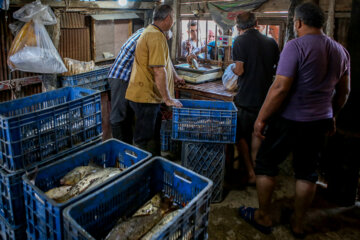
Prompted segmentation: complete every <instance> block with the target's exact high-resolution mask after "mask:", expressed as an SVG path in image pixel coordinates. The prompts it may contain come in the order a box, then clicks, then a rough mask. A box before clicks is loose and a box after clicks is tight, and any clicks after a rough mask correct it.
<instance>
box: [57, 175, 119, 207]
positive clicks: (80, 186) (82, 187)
mask: <svg viewBox="0 0 360 240" xmlns="http://www.w3.org/2000/svg"><path fill="white" fill-rule="evenodd" d="M120 172H121V170H120V169H118V168H104V169H101V170H97V171H96V172H95V173H92V174H89V175H87V176H85V177H84V178H82V179H81V180H80V181H79V182H78V183H77V184H76V185H75V186H72V187H71V189H70V190H69V192H68V193H67V194H66V195H64V196H63V197H62V198H59V199H58V202H65V201H67V200H69V199H70V198H73V197H75V196H77V195H79V194H81V193H83V192H84V191H86V190H88V189H89V188H91V187H95V186H96V185H99V184H101V183H103V182H105V181H106V180H107V179H109V178H111V177H113V176H115V175H116V174H119V173H120Z"/></svg>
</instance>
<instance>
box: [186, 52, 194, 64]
mask: <svg viewBox="0 0 360 240" xmlns="http://www.w3.org/2000/svg"><path fill="white" fill-rule="evenodd" d="M193 58H195V60H196V61H197V57H196V55H195V54H189V55H188V56H187V57H186V62H187V63H188V64H190V65H191V64H192V62H191V61H192V59H193Z"/></svg>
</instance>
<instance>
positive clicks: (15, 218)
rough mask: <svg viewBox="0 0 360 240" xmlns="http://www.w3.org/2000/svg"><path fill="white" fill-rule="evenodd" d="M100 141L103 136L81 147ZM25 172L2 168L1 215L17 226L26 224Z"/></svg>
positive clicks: (0, 172) (0, 177)
mask: <svg viewBox="0 0 360 240" xmlns="http://www.w3.org/2000/svg"><path fill="white" fill-rule="evenodd" d="M100 141H101V138H100V137H99V138H98V139H97V140H95V141H93V142H90V143H87V144H84V145H82V146H81V148H80V149H84V148H86V147H89V146H92V145H94V144H96V143H99V142H100ZM77 150H79V149H76V151H77ZM68 154H71V152H70V153H68ZM64 155H65V154H64ZM64 155H62V154H60V155H58V159H59V158H62V157H64ZM52 161H55V160H51V161H44V162H42V163H39V164H35V166H33V167H32V168H30V169H27V172H32V171H34V169H36V168H41V167H44V166H46V164H49V163H51V162H52ZM25 173H26V171H25V170H18V171H16V172H12V173H9V172H7V171H6V170H5V169H2V168H0V215H1V216H2V217H3V218H4V219H5V220H6V221H7V222H8V223H10V224H11V225H16V226H17V225H21V224H24V219H26V214H25V202H24V188H23V182H22V176H23V175H24V174H25Z"/></svg>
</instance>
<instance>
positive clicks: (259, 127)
mask: <svg viewBox="0 0 360 240" xmlns="http://www.w3.org/2000/svg"><path fill="white" fill-rule="evenodd" d="M265 126H266V123H265V121H263V120H261V119H259V118H257V119H256V121H255V124H254V136H255V137H257V138H260V139H262V140H263V139H265V136H264V130H265Z"/></svg>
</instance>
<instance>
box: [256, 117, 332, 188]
mask: <svg viewBox="0 0 360 240" xmlns="http://www.w3.org/2000/svg"><path fill="white" fill-rule="evenodd" d="M331 124H332V120H331V119H324V120H318V121H312V122H296V121H291V120H287V119H284V118H281V117H279V118H276V119H273V120H272V121H270V122H269V125H268V129H267V131H266V133H265V139H264V140H263V142H262V144H261V147H260V149H259V152H258V154H257V157H256V167H255V173H256V175H266V176H276V175H278V171H279V170H278V165H279V164H280V163H282V162H283V161H284V160H285V159H286V157H287V155H288V154H289V153H290V152H292V153H293V167H294V172H295V178H296V179H301V180H307V181H310V182H313V183H315V182H316V181H317V179H318V176H317V173H316V169H317V165H318V162H319V159H320V154H321V152H322V150H323V147H324V144H325V138H326V133H327V131H328V130H329V128H330V126H331Z"/></svg>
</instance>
